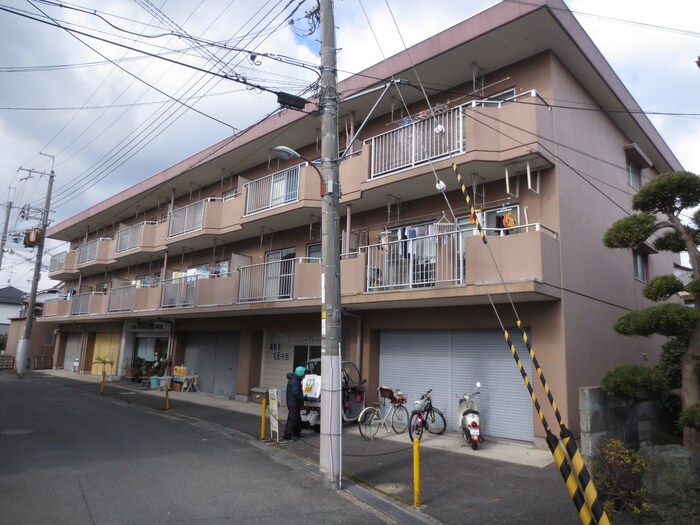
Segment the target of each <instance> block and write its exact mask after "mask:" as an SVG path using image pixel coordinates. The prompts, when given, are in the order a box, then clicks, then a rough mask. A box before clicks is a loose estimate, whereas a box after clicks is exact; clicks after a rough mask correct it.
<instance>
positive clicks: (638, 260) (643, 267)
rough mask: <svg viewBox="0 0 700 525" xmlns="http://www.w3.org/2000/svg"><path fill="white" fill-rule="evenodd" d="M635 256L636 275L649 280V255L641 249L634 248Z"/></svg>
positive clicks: (638, 277)
mask: <svg viewBox="0 0 700 525" xmlns="http://www.w3.org/2000/svg"><path fill="white" fill-rule="evenodd" d="M632 255H633V256H634V277H635V278H636V279H639V280H640V281H642V282H644V283H645V282H647V278H648V276H649V256H648V255H647V254H646V253H645V252H643V251H641V250H632Z"/></svg>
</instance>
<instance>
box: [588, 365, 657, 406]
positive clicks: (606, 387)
mask: <svg viewBox="0 0 700 525" xmlns="http://www.w3.org/2000/svg"><path fill="white" fill-rule="evenodd" d="M601 388H602V389H603V391H604V392H605V393H606V394H608V395H612V396H617V397H619V398H620V399H624V400H628V401H640V400H642V399H656V398H658V397H660V396H661V395H662V394H663V393H664V392H665V391H666V389H667V384H666V378H665V376H664V374H663V373H662V372H661V371H660V370H658V369H657V368H649V367H646V366H641V365H633V364H626V365H620V366H616V367H615V368H611V369H610V370H608V372H607V373H606V374H605V376H604V377H603V380H602V381H601Z"/></svg>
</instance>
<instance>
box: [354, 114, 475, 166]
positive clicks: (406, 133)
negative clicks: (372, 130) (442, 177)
mask: <svg viewBox="0 0 700 525" xmlns="http://www.w3.org/2000/svg"><path fill="white" fill-rule="evenodd" d="M463 118H464V117H463V115H462V107H458V108H455V109H451V110H448V111H446V112H444V113H440V114H437V115H435V116H433V117H430V118H426V119H420V120H408V121H407V122H406V124H405V125H403V126H401V127H400V128H398V129H395V130H392V131H388V132H386V133H382V134H381V135H376V136H374V137H372V138H370V139H367V140H366V141H365V142H368V143H369V144H370V146H371V152H372V160H371V173H370V178H374V177H378V176H380V175H384V174H386V173H390V172H392V171H397V170H400V169H406V168H410V167H413V166H416V165H418V164H422V163H424V162H427V161H429V160H433V159H436V158H439V157H443V156H446V155H450V154H454V153H461V152H463V151H464V131H463V129H464V125H463Z"/></svg>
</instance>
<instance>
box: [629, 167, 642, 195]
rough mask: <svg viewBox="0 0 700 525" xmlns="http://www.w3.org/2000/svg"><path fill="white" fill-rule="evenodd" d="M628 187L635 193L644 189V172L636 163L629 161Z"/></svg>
mask: <svg viewBox="0 0 700 525" xmlns="http://www.w3.org/2000/svg"><path fill="white" fill-rule="evenodd" d="M627 185H628V186H629V187H630V188H632V189H633V190H634V191H637V190H639V188H641V187H642V172H641V170H640V169H639V166H637V165H636V164H635V163H634V162H630V161H627Z"/></svg>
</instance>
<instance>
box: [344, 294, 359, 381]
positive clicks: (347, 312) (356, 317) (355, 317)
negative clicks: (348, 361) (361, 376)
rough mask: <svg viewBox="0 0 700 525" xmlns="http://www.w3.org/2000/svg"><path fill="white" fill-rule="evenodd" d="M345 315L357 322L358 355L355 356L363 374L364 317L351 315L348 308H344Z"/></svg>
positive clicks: (356, 341) (356, 344)
mask: <svg viewBox="0 0 700 525" xmlns="http://www.w3.org/2000/svg"><path fill="white" fill-rule="evenodd" d="M343 315H347V316H348V317H352V318H354V319H356V320H357V337H356V340H355V348H356V351H357V355H356V356H355V362H356V363H357V368H358V369H359V370H360V373H362V316H361V315H358V314H351V313H350V312H349V311H348V310H347V308H343Z"/></svg>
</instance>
